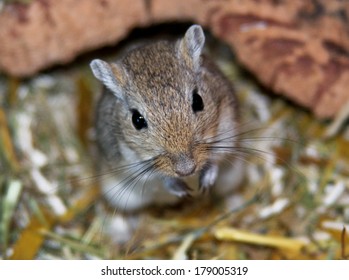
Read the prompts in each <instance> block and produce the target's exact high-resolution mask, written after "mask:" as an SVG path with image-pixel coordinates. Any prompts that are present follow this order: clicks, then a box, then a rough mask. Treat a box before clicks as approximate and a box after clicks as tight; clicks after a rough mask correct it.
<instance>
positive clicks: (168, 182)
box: [165, 178, 191, 197]
mask: <svg viewBox="0 0 349 280" xmlns="http://www.w3.org/2000/svg"><path fill="white" fill-rule="evenodd" d="M165 188H166V189H167V190H168V191H169V192H170V193H172V194H174V195H176V196H179V197H185V196H188V195H190V191H191V189H190V188H189V186H188V185H187V184H186V183H185V182H184V181H182V180H180V179H177V178H166V179H165Z"/></svg>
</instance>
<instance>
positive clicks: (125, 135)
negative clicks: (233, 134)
mask: <svg viewBox="0 0 349 280" xmlns="http://www.w3.org/2000/svg"><path fill="white" fill-rule="evenodd" d="M204 42H205V37H204V33H203V30H202V28H201V27H200V26H198V25H193V26H191V27H190V28H189V29H188V30H187V32H186V34H185V36H184V37H183V38H182V39H180V40H178V41H177V42H168V41H160V42H156V43H152V44H150V45H146V46H142V47H139V48H137V49H134V50H132V51H130V52H129V53H127V54H126V55H125V56H124V57H123V58H122V59H120V60H119V61H117V62H116V63H112V64H109V63H106V62H104V61H101V60H98V59H96V60H93V61H92V62H91V68H92V71H93V73H94V75H95V76H96V78H97V79H99V80H100V81H101V82H102V83H103V84H104V85H105V87H106V88H107V89H109V91H110V92H111V93H112V94H113V95H114V96H115V110H117V112H116V113H115V115H116V119H110V120H108V122H115V124H116V125H117V126H118V134H117V135H111V136H110V137H115V146H117V147H118V149H119V152H120V153H121V154H122V155H123V157H124V158H125V159H126V160H129V161H134V162H140V161H144V160H151V161H152V164H153V165H152V166H153V167H154V171H155V172H157V173H159V174H162V175H164V176H170V177H182V176H189V175H192V174H194V173H196V172H197V171H199V170H201V169H202V168H203V167H204V166H205V165H206V164H207V163H208V161H209V160H212V155H211V154H210V151H209V149H208V147H207V143H206V139H212V137H214V136H215V135H216V134H217V130H218V129H219V118H220V114H222V113H223V114H224V112H221V107H220V106H221V103H224V100H223V99H224V97H222V96H220V93H217V92H216V90H212V89H214V86H213V85H212V83H215V79H212V80H210V79H209V77H208V76H209V73H208V72H209V71H207V69H205V67H204V66H203V58H202V50H203V47H204ZM103 109H104V108H103V107H102V108H99V110H100V114H102V115H103Z"/></svg>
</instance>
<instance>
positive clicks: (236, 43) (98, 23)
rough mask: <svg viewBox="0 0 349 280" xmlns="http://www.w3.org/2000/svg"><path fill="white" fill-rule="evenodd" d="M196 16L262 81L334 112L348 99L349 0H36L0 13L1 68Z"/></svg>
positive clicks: (49, 61)
mask: <svg viewBox="0 0 349 280" xmlns="http://www.w3.org/2000/svg"><path fill="white" fill-rule="evenodd" d="M168 21H193V22H197V23H200V24H202V25H203V26H205V27H207V28H208V29H209V30H211V31H212V32H213V33H214V34H215V35H216V36H217V37H219V38H221V39H222V40H224V41H226V42H228V43H229V44H230V45H231V47H232V48H233V49H234V51H235V52H236V54H237V57H238V58H239V60H240V61H241V62H242V63H243V64H244V65H245V66H246V67H247V68H248V69H249V70H250V71H251V72H252V73H254V74H255V75H256V77H257V78H258V79H259V80H260V81H261V82H262V83H263V84H265V85H266V86H268V87H270V88H271V89H272V90H273V91H274V92H276V93H280V94H283V95H285V96H287V97H288V98H290V99H292V100H293V101H295V102H297V103H299V104H301V105H303V106H305V107H307V108H309V109H310V110H312V111H313V112H314V113H315V114H316V115H317V116H319V117H322V118H323V117H333V116H334V115H335V114H336V113H338V111H339V110H340V109H341V108H342V106H344V105H345V103H347V102H349V91H348V90H347V89H349V1H341V0H332V1H326V0H306V1H304V0H244V1H241V0H167V1H164V0H135V1H132V5H131V4H130V1H126V0H99V1H97V0H96V1H89V0H79V1H77V0H60V1H54V0H33V2H32V3H31V4H30V5H28V6H25V5H19V4H15V5H13V4H12V5H6V6H5V7H4V8H3V9H2V11H1V12H0V40H1V42H2V43H1V44H0V70H1V71H3V72H6V73H8V74H11V75H15V76H28V75H31V74H33V73H35V72H36V71H38V70H40V69H43V68H45V67H48V66H51V65H54V64H62V63H66V62H69V61H71V60H72V59H73V58H75V57H76V56H77V55H78V54H80V53H82V52H85V51H87V50H91V49H95V48H98V47H101V46H104V45H108V44H113V43H116V42H117V41H119V40H120V39H122V38H123V37H124V36H126V35H127V34H128V32H129V31H130V30H131V29H132V28H134V27H136V26H147V25H150V24H156V23H161V22H168Z"/></svg>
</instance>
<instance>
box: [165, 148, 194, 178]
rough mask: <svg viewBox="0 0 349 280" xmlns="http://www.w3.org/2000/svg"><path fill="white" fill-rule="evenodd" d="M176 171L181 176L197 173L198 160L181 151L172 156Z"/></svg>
mask: <svg viewBox="0 0 349 280" xmlns="http://www.w3.org/2000/svg"><path fill="white" fill-rule="evenodd" d="M171 162H172V164H173V170H174V172H175V173H176V174H177V175H179V176H181V177H184V176H190V175H192V174H194V173H195V170H196V162H195V160H194V159H193V157H192V156H190V155H187V154H185V153H180V154H178V155H176V156H174V157H172V158H171Z"/></svg>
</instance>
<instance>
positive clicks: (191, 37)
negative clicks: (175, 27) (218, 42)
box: [179, 25, 205, 70]
mask: <svg viewBox="0 0 349 280" xmlns="http://www.w3.org/2000/svg"><path fill="white" fill-rule="evenodd" d="M204 44H205V35H204V32H203V30H202V28H201V26H200V25H192V26H191V27H190V28H189V29H188V30H187V32H186V33H185V35H184V38H183V39H182V40H181V41H180V46H179V51H180V54H181V55H182V57H183V58H184V60H185V62H186V63H188V66H189V67H191V68H192V69H194V70H198V68H199V67H200V56H201V53H202V49H203V47H204Z"/></svg>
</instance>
